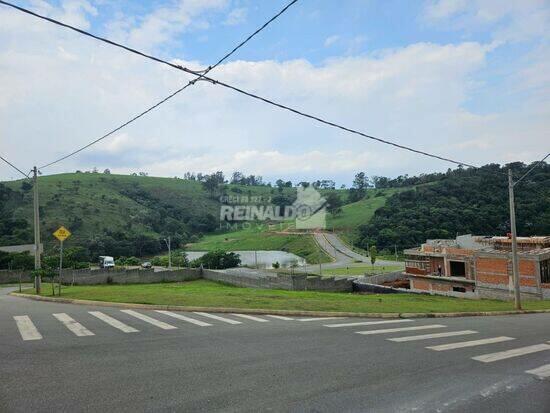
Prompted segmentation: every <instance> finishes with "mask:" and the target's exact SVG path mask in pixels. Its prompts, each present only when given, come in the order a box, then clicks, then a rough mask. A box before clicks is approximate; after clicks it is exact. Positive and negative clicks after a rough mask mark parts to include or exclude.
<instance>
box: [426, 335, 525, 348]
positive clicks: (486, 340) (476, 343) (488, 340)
mask: <svg viewBox="0 0 550 413" xmlns="http://www.w3.org/2000/svg"><path fill="white" fill-rule="evenodd" d="M510 340H515V338H513V337H505V336H501V337H492V338H484V339H482V340H472V341H461V342H459V343H450V344H441V345H439V346H430V347H426V348H429V349H430V350H435V351H445V350H454V349H456V348H464V347H474V346H482V345H484V344H493V343H501V342H503V341H510Z"/></svg>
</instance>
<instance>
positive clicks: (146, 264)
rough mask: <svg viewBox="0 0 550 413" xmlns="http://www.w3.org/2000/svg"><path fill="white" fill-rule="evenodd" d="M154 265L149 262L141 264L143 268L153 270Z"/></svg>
mask: <svg viewBox="0 0 550 413" xmlns="http://www.w3.org/2000/svg"><path fill="white" fill-rule="evenodd" d="M151 267H152V265H151V263H150V262H149V261H145V262H143V263H141V268H151Z"/></svg>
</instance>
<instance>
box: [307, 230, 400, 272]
mask: <svg viewBox="0 0 550 413" xmlns="http://www.w3.org/2000/svg"><path fill="white" fill-rule="evenodd" d="M313 236H314V237H315V240H316V241H317V244H319V246H320V247H321V248H322V249H323V250H324V251H325V252H326V253H327V254H328V255H329V256H330V257H332V258H333V259H334V262H329V263H325V264H323V268H324V269H334V268H345V267H350V268H351V267H358V266H364V265H365V263H369V264H370V258H369V257H365V256H363V255H361V254H358V253H357V252H355V251H353V250H352V249H350V248H349V247H348V246H347V245H346V244H345V243H344V242H343V241H342V240H341V239H340V238H339V237H338V236H337V235H336V234H332V233H330V232H317V233H315V234H313ZM393 265H400V266H403V268H404V263H403V262H400V261H388V260H380V259H378V260H376V263H375V266H376V267H385V266H393ZM306 267H307V271H308V272H315V271H318V269H319V266H318V265H315V264H311V265H307V266H306Z"/></svg>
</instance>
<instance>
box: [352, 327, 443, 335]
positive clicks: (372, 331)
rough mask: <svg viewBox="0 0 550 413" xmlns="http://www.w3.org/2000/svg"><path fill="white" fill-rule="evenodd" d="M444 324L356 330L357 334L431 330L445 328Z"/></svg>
mask: <svg viewBox="0 0 550 413" xmlns="http://www.w3.org/2000/svg"><path fill="white" fill-rule="evenodd" d="M444 327H447V326H444V325H443V324H429V325H425V326H416V327H401V328H385V329H383V330H366V331H356V333H357V334H365V335H369V334H387V333H398V332H400V331H414V330H429V329H432V328H444Z"/></svg>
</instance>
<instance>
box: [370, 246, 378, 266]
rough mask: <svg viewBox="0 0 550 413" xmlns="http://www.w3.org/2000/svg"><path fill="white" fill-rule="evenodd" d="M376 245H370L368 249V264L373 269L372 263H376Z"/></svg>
mask: <svg viewBox="0 0 550 413" xmlns="http://www.w3.org/2000/svg"><path fill="white" fill-rule="evenodd" d="M376 254H377V251H376V245H372V246H371V247H370V249H369V255H370V263H371V264H372V266H373V267H374V263H375V262H376Z"/></svg>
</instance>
